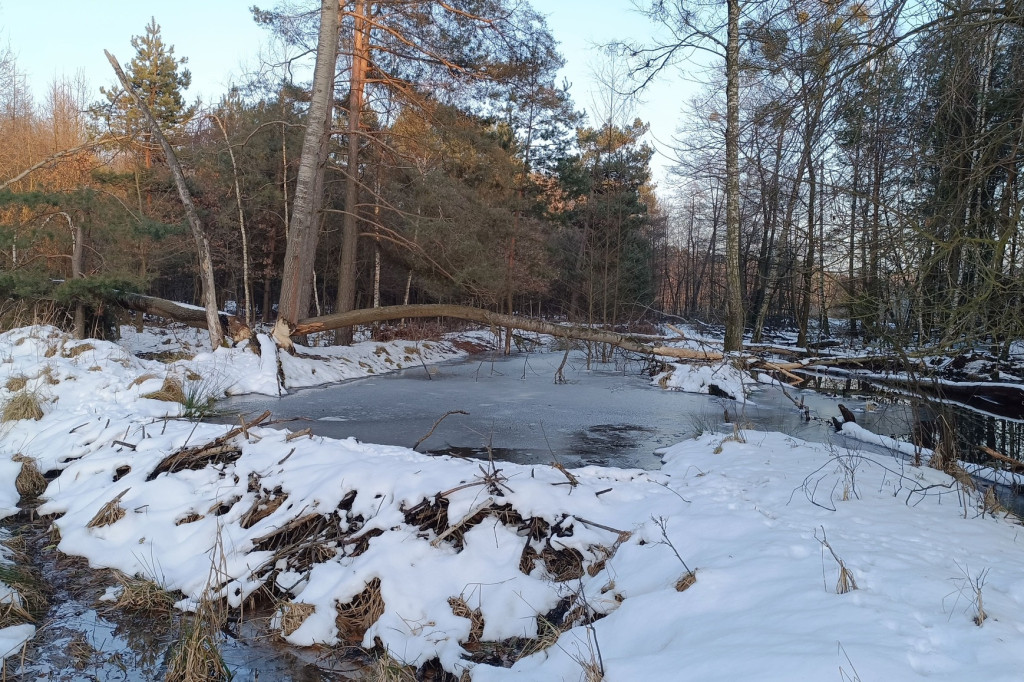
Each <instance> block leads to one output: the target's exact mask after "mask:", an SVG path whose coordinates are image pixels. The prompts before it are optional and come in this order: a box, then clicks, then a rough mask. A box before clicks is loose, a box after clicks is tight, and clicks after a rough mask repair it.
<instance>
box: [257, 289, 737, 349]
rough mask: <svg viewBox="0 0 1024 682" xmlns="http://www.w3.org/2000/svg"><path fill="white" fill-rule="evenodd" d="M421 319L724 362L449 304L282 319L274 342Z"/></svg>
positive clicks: (635, 340)
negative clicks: (464, 322)
mask: <svg viewBox="0 0 1024 682" xmlns="http://www.w3.org/2000/svg"><path fill="white" fill-rule="evenodd" d="M422 317H455V318H458V319H461V320H469V321H472V322H479V323H481V324H486V325H491V326H492V327H511V328H513V329H523V330H525V331H531V332H536V333H538V334H550V335H552V336H557V337H562V338H565V337H568V338H571V339H579V340H581V341H591V342H594V343H606V344H611V345H613V346H618V347H619V348H622V349H623V350H628V351H632V352H634V353H644V354H646V355H661V356H665V357H673V358H685V359H692V360H721V359H722V354H721V353H717V352H715V351H703V350H692V349H690V348H669V347H666V346H658V345H655V344H654V343H651V342H649V341H645V340H643V339H642V338H641V337H638V336H630V335H626V334H618V333H616V332H612V331H606V330H603V329H595V328H594V327H591V326H588V325H568V324H566V325H563V324H556V323H554V322H546V321H544V320H538V319H536V318H532V317H522V316H513V315H503V314H501V313H495V312H491V311H490V310H484V309H483V308H471V307H469V306H461V305H448V304H443V303H436V304H429V305H393V306H385V307H382V308H366V309H363V310H350V311H348V312H344V313H334V314H333V315H324V316H323V317H313V318H309V319H306V320H299V322H298V324H295V325H292V324H290V323H288V322H287V321H286V320H284V319H283V318H279V319H278V321H277V324H276V325H275V326H274V332H273V336H274V341H275V342H276V343H277V345H278V346H279V347H281V348H285V349H289V350H290V349H291V348H292V343H291V337H292V336H304V335H306V334H312V333H314V332H324V331H329V330H331V329H340V328H342V327H351V326H353V325H357V324H369V323H371V322H383V321H385V320H397V319H400V318H422ZM648 338H649V337H648Z"/></svg>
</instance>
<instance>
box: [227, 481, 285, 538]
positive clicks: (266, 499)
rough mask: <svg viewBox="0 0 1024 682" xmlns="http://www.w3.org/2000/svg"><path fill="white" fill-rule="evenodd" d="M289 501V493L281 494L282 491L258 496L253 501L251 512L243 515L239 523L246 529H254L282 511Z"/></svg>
mask: <svg viewBox="0 0 1024 682" xmlns="http://www.w3.org/2000/svg"><path fill="white" fill-rule="evenodd" d="M287 499H288V495H287V493H283V492H281V491H280V489H278V490H277V491H276V494H275V492H271V493H269V494H268V495H266V496H264V495H260V496H257V497H256V499H255V500H253V503H252V506H251V507H250V508H249V511H247V512H245V513H244V514H242V518H241V519H239V521H238V523H239V525H241V526H242V528H246V529H249V528H252V527H253V526H255V525H256V524H257V523H259V522H260V521H262V520H263V519H265V518H267V517H268V516H270V515H271V514H273V513H274V512H276V511H277V510H278V509H280V508H281V505H282V504H284V503H285V501H286V500H287Z"/></svg>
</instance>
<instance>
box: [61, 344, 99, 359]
mask: <svg viewBox="0 0 1024 682" xmlns="http://www.w3.org/2000/svg"><path fill="white" fill-rule="evenodd" d="M91 350H96V346H94V345H92V344H91V343H80V344H78V345H77V346H72V347H71V348H65V349H64V352H63V353H61V355H63V356H64V357H66V358H77V357H78V356H79V355H81V354H82V353H85V352H87V351H91Z"/></svg>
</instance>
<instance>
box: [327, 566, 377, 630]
mask: <svg viewBox="0 0 1024 682" xmlns="http://www.w3.org/2000/svg"><path fill="white" fill-rule="evenodd" d="M335 608H336V609H337V611H338V615H337V616H336V617H335V618H334V624H335V626H337V628H338V634H339V636H341V638H342V639H345V640H348V641H349V642H352V643H354V644H359V643H360V642H362V641H363V635H365V634H366V631H367V630H368V629H369V628H370V626H371V625H373V624H374V623H376V622H377V621H378V620H379V619H380V617H381V616H382V615H384V598H383V597H382V596H381V593H380V578H374V579H373V580H371V581H370V582H368V583H367V584H366V587H365V588H363V591H362V592H360V593H359V594H357V595H356V596H354V597H352V599H350V600H349V601H348V602H346V603H345V604H338V605H337V606H336V607H335Z"/></svg>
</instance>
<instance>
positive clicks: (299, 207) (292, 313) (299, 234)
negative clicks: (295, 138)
mask: <svg viewBox="0 0 1024 682" xmlns="http://www.w3.org/2000/svg"><path fill="white" fill-rule="evenodd" d="M338 26H339V18H338V2H337V0H321V3H320V37H319V40H318V42H317V49H316V66H315V68H314V71H313V91H312V93H311V95H310V102H309V115H308V117H307V119H306V133H305V136H304V137H303V140H302V152H301V154H300V156H299V170H298V175H297V177H296V182H295V203H294V205H293V207H292V216H291V225H290V226H288V244H287V247H286V249H285V256H284V271H283V273H282V275H281V298H280V301H279V303H278V315H280V317H281V318H282V319H285V320H288V321H289V322H292V323H294V322H295V321H296V320H298V319H299V318H300V317H303V316H305V315H307V314H309V300H310V294H311V287H312V283H313V265H314V262H315V261H316V247H317V242H318V241H319V238H320V221H319V220H318V219H317V215H318V213H319V211H320V204H321V202H322V200H323V176H324V164H325V163H326V161H327V143H328V142H329V141H330V137H331V111H332V108H333V103H334V69H335V64H336V62H337V59H338Z"/></svg>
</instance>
